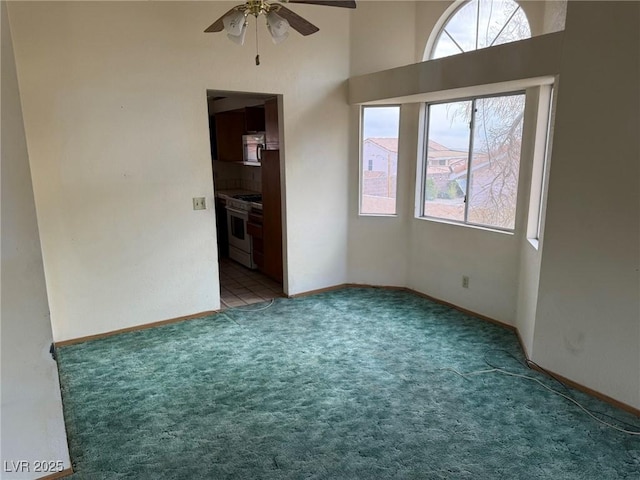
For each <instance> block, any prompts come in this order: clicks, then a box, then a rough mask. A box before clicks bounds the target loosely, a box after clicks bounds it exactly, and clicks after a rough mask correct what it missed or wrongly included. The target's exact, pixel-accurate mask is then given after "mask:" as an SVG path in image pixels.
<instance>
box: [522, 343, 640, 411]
mask: <svg viewBox="0 0 640 480" xmlns="http://www.w3.org/2000/svg"><path fill="white" fill-rule="evenodd" d="M525 356H526V355H525ZM528 360H530V359H528ZM529 368H531V369H532V370H535V371H537V372H540V373H544V374H545V375H548V376H551V377H554V378H556V379H557V380H558V381H560V382H562V383H564V384H565V385H567V386H568V387H572V388H575V389H576V390H580V391H581V392H583V393H586V394H587V395H591V396H592V397H595V398H597V399H599V400H602V401H603V402H607V403H609V404H611V405H613V406H614V407H617V408H619V409H621V410H624V411H626V412H629V413H631V414H633V415H635V416H637V417H640V409H638V408H635V407H632V406H631V405H627V404H626V403H623V402H621V401H619V400H616V399H615V398H612V397H610V396H608V395H605V394H604V393H600V392H598V391H597V390H594V389H592V388H589V387H585V386H584V385H580V384H579V383H577V382H574V381H573V380H570V379H568V378H567V377H563V376H562V375H559V374H557V373H555V372H552V371H551V370H547V369H546V368H542V367H541V366H540V365H537V364H535V363H530V364H529Z"/></svg>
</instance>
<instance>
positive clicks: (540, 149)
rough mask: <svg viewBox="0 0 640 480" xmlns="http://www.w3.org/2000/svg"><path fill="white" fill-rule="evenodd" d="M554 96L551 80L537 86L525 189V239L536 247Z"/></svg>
mask: <svg viewBox="0 0 640 480" xmlns="http://www.w3.org/2000/svg"><path fill="white" fill-rule="evenodd" d="M555 99H556V86H555V83H551V84H548V85H541V86H540V87H538V99H537V100H538V102H537V103H538V105H537V107H538V108H537V110H538V111H537V116H538V123H537V125H536V132H535V135H536V138H535V147H534V152H533V165H532V172H531V190H530V193H529V210H528V216H529V218H528V219H527V240H528V241H529V243H530V244H531V245H532V246H533V247H534V248H536V249H538V248H539V244H540V241H541V239H542V236H543V230H544V219H545V218H544V217H545V213H546V200H547V190H548V185H549V168H550V161H551V147H552V140H553V128H554V120H555V118H554V116H555ZM543 122H544V123H543Z"/></svg>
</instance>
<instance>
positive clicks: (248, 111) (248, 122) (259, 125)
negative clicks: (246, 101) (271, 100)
mask: <svg viewBox="0 0 640 480" xmlns="http://www.w3.org/2000/svg"><path fill="white" fill-rule="evenodd" d="M244 125H245V127H244V128H245V133H249V132H264V129H265V121H264V108H263V107H245V109H244Z"/></svg>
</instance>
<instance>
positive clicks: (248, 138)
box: [242, 133, 264, 165]
mask: <svg viewBox="0 0 640 480" xmlns="http://www.w3.org/2000/svg"><path fill="white" fill-rule="evenodd" d="M263 149H264V133H252V134H249V135H243V136H242V151H243V152H244V158H243V162H244V163H245V164H249V165H251V164H255V165H260V162H261V160H262V159H261V153H262V150H263Z"/></svg>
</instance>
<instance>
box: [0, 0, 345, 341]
mask: <svg viewBox="0 0 640 480" xmlns="http://www.w3.org/2000/svg"><path fill="white" fill-rule="evenodd" d="M235 3H237V2H231V3H223V2H193V3H191V2H176V3H168V2H96V3H94V2H77V3H76V2H69V3H62V2H45V3H31V2H16V3H15V4H12V5H10V9H9V13H10V19H11V24H12V27H13V33H14V44H15V50H16V61H17V67H18V76H19V80H20V86H21V90H22V94H23V108H24V115H25V126H26V133H27V142H28V145H29V151H30V155H31V162H32V170H33V180H34V190H35V197H36V205H37V211H38V219H39V223H40V234H41V239H42V249H43V257H44V265H45V272H46V276H47V283H48V288H49V296H50V307H51V318H52V324H53V333H54V338H55V339H56V340H57V341H60V340H66V339H71V338H77V337H81V336H85V335H91V334H96V333H101V332H107V331H112V330H115V329H119V328H125V327H130V326H134V325H140V324H145V323H149V322H154V321H158V320H163V319H168V318H174V317H178V316H182V315H189V314H193V313H197V312H201V311H207V310H213V309H217V308H218V307H219V285H218V267H217V261H216V258H217V252H216V245H215V238H216V232H215V221H214V212H213V210H212V209H211V207H210V209H208V210H206V211H193V210H192V206H191V198H192V197H195V196H206V197H207V199H208V203H209V205H210V206H212V205H213V201H212V200H213V186H212V180H211V164H210V152H209V151H210V149H209V138H208V137H209V134H208V122H207V102H206V89H214V90H231V91H243V92H258V93H270V94H284V118H283V128H284V139H285V144H284V151H283V152H282V156H283V158H284V162H285V166H286V171H285V175H286V204H287V206H288V211H287V215H286V218H285V221H286V224H287V227H288V228H287V238H286V239H285V240H286V243H287V245H288V255H287V257H286V258H287V261H288V266H289V267H288V271H289V279H288V292H289V293H290V294H295V293H299V292H304V291H307V290H311V289H316V288H322V287H326V286H329V285H334V284H339V283H343V282H345V281H346V265H347V255H346V247H345V246H346V238H347V215H346V210H347V201H348V200H347V189H348V162H347V160H346V158H347V155H346V154H347V151H348V138H349V132H348V125H349V124H348V114H349V107H348V106H347V103H346V86H345V80H346V79H347V78H348V75H349V49H348V45H349V15H350V13H349V11H348V10H345V9H336V8H318V7H313V6H304V5H300V6H298V5H296V7H295V10H296V11H297V12H298V13H300V14H301V15H303V16H305V17H307V18H309V19H310V20H311V21H313V22H314V23H315V24H316V25H318V26H319V27H320V32H319V33H317V34H315V35H313V36H310V37H301V36H299V35H297V34H295V33H294V34H292V35H291V37H290V38H289V39H288V40H287V41H286V42H284V43H282V44H280V45H277V46H275V45H273V44H272V43H271V41H270V40H269V37H268V33H267V31H266V29H265V28H264V26H263V25H262V23H261V24H260V29H259V32H260V51H261V58H262V64H261V65H260V66H259V67H256V66H255V64H254V56H255V50H254V45H255V38H254V33H253V32H254V30H253V28H250V29H249V32H248V34H247V41H246V45H245V46H244V47H240V46H237V45H235V44H233V43H232V42H230V41H229V40H228V39H227V38H226V37H225V35H224V34H204V33H203V30H204V29H205V28H206V27H207V26H208V25H209V24H210V23H212V22H213V21H214V20H215V19H216V18H218V17H219V16H220V15H222V14H223V13H224V12H226V11H227V10H228V9H229V8H230V7H231V6H232V5H234V4H235ZM252 21H253V20H252ZM251 27H253V24H252V25H251ZM328 139H331V141H328Z"/></svg>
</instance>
